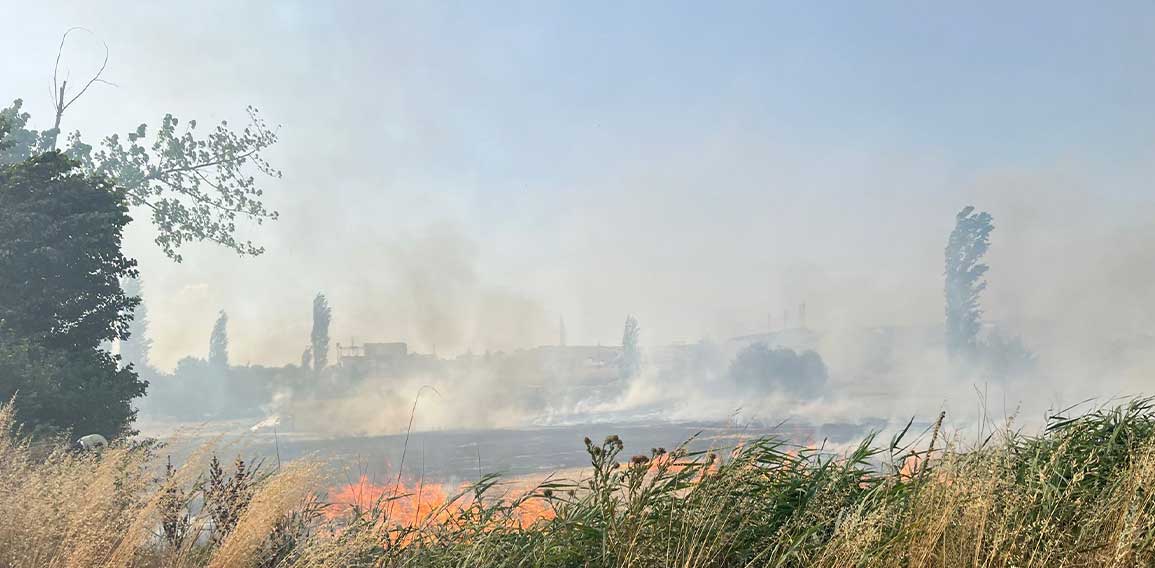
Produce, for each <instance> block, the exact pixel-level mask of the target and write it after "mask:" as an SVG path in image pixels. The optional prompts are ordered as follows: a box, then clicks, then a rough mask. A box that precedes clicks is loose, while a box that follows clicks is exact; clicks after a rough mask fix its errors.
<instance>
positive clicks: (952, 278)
mask: <svg viewBox="0 0 1155 568" xmlns="http://www.w3.org/2000/svg"><path fill="white" fill-rule="evenodd" d="M992 221H993V218H992V217H991V215H990V214H989V213H986V212H981V213H976V212H975V208H974V207H972V206H967V207H964V208H963V209H962V210H961V211H959V212H958V215H956V216H955V228H954V230H953V231H951V234H950V239H949V240H948V241H947V245H946V251H945V257H946V262H945V265H946V266H945V280H946V286H945V295H946V346H947V350H948V352H949V353H951V355H953V356H973V355H974V354H975V352H976V349H977V348H978V334H979V329H980V328H981V326H982V307H981V305H980V302H979V300H980V296H981V295H982V292H983V290H986V287H987V282H986V280H985V279H984V277H983V276H984V275H985V274H986V272H987V269H988V268H989V267H988V266H987V265H986V264H984V263H983V262H982V258H983V255H985V254H986V253H987V249H988V248H990V235H991V231H994V228H995V227H994V225H993V224H992Z"/></svg>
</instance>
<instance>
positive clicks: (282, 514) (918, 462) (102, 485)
mask: <svg viewBox="0 0 1155 568" xmlns="http://www.w3.org/2000/svg"><path fill="white" fill-rule="evenodd" d="M0 425H2V426H3V430H4V436H3V441H2V442H0V565H2V566H12V567H23V566H114V565H115V566H126V565H127V566H1135V565H1149V564H1150V563H1151V562H1155V531H1153V529H1155V499H1153V497H1152V494H1151V492H1150V489H1151V487H1152V483H1155V410H1153V409H1152V407H1151V405H1150V403H1149V402H1148V401H1146V400H1136V401H1131V402H1128V403H1125V404H1123V405H1121V406H1117V407H1113V408H1106V409H1102V410H1096V411H1093V412H1088V413H1085V414H1082V415H1079V416H1074V417H1065V418H1064V417H1055V418H1054V419H1052V421H1051V422H1050V425H1049V426H1048V428H1047V429H1045V430H1044V431H1042V432H1040V433H1038V434H1035V435H1027V434H1023V433H1018V432H1015V431H1014V430H1013V429H1004V430H1002V431H1000V432H996V433H994V434H991V435H990V437H989V438H986V439H984V440H980V441H979V442H978V443H966V444H964V443H963V442H962V441H960V440H956V439H952V437H951V436H949V435H946V434H945V433H943V432H940V431H939V429H938V428H937V427H932V428H931V429H930V431H928V432H923V433H921V435H919V433H916V432H913V431H908V432H905V433H903V435H901V436H895V437H894V438H893V439H888V440H881V439H876V438H873V437H869V436H868V437H867V438H866V439H865V440H864V441H863V442H862V443H861V444H859V445H858V446H853V445H852V446H851V448H852V449H851V450H849V451H846V452H838V453H836V454H832V453H830V452H823V451H820V450H819V449H815V448H807V447H804V446H803V447H800V446H797V445H790V444H786V443H785V442H782V441H779V440H778V439H776V438H774V437H773V436H770V435H767V436H760V437H754V438H752V439H748V440H746V441H744V442H741V443H739V444H738V445H736V446H733V447H729V448H715V449H713V450H709V449H705V448H704V447H703V446H701V445H700V444H699V445H695V444H691V445H687V446H684V447H679V448H668V449H667V448H644V449H642V448H638V449H635V447H634V445H633V444H631V443H630V440H629V439H623V438H622V437H619V436H618V435H610V436H608V437H606V438H605V439H598V440H596V441H590V440H587V441H586V442H585V445H584V447H583V446H582V445H581V442H579V443H578V444H577V446H578V449H579V450H580V451H582V452H583V454H584V456H585V462H586V464H585V467H584V468H580V469H567V470H565V471H562V472H559V473H558V474H556V475H542V474H535V475H531V476H522V477H518V478H513V479H510V480H508V481H503V480H502V479H501V478H499V477H496V476H490V475H482V476H481V477H480V479H476V480H470V481H464V482H460V483H440V482H438V483H434V482H433V481H431V480H426V479H423V478H420V477H419V478H412V477H410V476H408V475H405V476H398V477H397V478H396V479H395V480H391V481H383V482H377V483H374V482H372V481H370V480H368V479H366V480H358V481H354V482H353V483H351V484H348V485H346V486H344V487H331V486H329V485H328V475H327V474H326V473H325V470H326V464H324V463H321V462H320V461H319V460H317V459H308V458H304V459H297V460H293V461H291V462H286V463H284V464H283V465H282V466H281V467H279V468H276V467H270V466H269V465H268V464H267V463H266V465H265V466H264V467H262V468H254V467H253V466H252V464H246V463H243V462H237V463H227V462H226V463H220V462H217V461H215V460H213V459H212V455H211V454H212V452H213V447H212V446H211V445H205V446H203V447H202V448H201V449H200V450H199V451H197V452H193V453H192V454H190V455H188V456H186V457H185V458H184V459H183V461H182V462H181V463H179V464H172V466H171V467H166V463H165V462H164V460H163V459H162V458H160V455H162V453H163V451H158V449H157V448H149V447H146V446H136V447H114V448H110V449H108V450H105V451H104V452H103V453H102V454H99V455H94V454H74V453H69V452H67V451H65V450H64V449H59V450H54V451H46V450H45V448H44V447H43V446H29V445H28V444H25V443H22V442H20V438H19V433H18V431H17V429H16V428H15V425H14V424H12V414H11V409H10V408H6V409H5V410H4V411H3V412H2V413H0ZM556 442H557V443H559V444H561V441H560V440H558V441H556ZM568 449H569V448H559V451H565V450H568ZM409 450H410V452H409V453H408V454H407V456H408V459H410V460H412V459H414V458H413V453H412V450H413V447H412V446H410V448H409Z"/></svg>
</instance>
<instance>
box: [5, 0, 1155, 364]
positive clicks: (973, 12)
mask: <svg viewBox="0 0 1155 568" xmlns="http://www.w3.org/2000/svg"><path fill="white" fill-rule="evenodd" d="M234 4H236V5H234ZM7 15H8V17H9V18H11V19H12V20H13V21H19V22H20V23H19V24H18V25H12V24H9V25H7V26H6V34H5V36H4V37H0V48H3V51H4V53H5V54H6V56H5V72H4V74H3V78H2V79H0V96H2V97H3V98H5V99H12V98H15V97H22V98H24V99H26V101H27V104H28V106H29V109H30V110H31V111H32V112H33V113H34V115H35V117H36V118H37V119H38V120H39V124H40V125H41V126H45V125H46V121H48V108H49V101H48V95H47V92H48V88H47V85H48V84H49V81H50V73H51V65H52V59H53V56H54V53H55V49H56V44H57V42H58V39H59V35H60V34H61V33H62V32H63V31H64V30H65V29H67V28H68V27H70V26H75V25H80V26H85V27H87V28H90V29H92V30H93V31H94V32H95V33H96V34H98V35H99V37H100V38H101V39H103V40H104V41H105V42H107V43H108V45H109V47H110V49H111V62H110V66H109V70H108V72H107V78H108V79H109V80H111V81H113V82H115V83H117V84H118V87H117V88H103V89H99V90H94V91H93V92H92V93H91V95H89V96H86V98H85V99H83V100H82V101H81V102H80V103H78V104H77V106H76V107H75V109H74V110H72V111H71V116H69V117H67V118H66V125H67V126H69V127H73V128H80V129H81V130H83V131H84V132H85V133H86V134H87V135H88V136H89V137H90V138H95V137H96V136H97V135H104V134H107V133H110V132H113V131H120V132H124V131H127V130H129V129H131V128H132V127H134V126H135V125H136V124H137V123H139V122H142V121H147V122H150V123H155V122H156V121H157V119H158V117H159V116H161V115H162V114H163V113H164V112H173V113H175V114H177V115H178V116H181V117H186V118H199V119H200V120H201V121H202V122H207V121H209V120H217V119H220V118H224V117H227V118H233V119H239V118H240V112H241V111H242V109H243V108H244V106H245V105H247V104H254V105H256V106H259V107H260V108H261V109H262V110H263V112H264V114H265V115H266V116H267V117H268V118H269V119H270V120H273V121H275V122H278V123H280V124H282V125H283V127H282V131H281V132H282V143H281V145H280V147H279V148H278V149H277V150H276V152H275V153H274V155H273V156H271V157H272V158H273V159H274V161H275V162H276V163H277V165H278V166H280V167H282V168H283V169H284V170H285V178H284V180H282V181H280V182H277V183H273V184H270V185H269V195H270V200H271V202H272V203H273V205H274V206H276V207H277V208H278V209H280V210H281V211H282V214H283V220H282V221H281V222H279V223H277V224H276V225H273V226H269V227H265V228H263V229H262V230H261V231H260V232H259V233H257V234H256V235H255V236H256V238H257V239H258V240H260V241H261V242H263V243H264V244H266V245H268V247H269V249H270V252H269V253H268V254H267V255H266V256H265V257H263V258H260V259H256V260H246V259H236V258H234V257H232V256H230V255H228V254H225V253H223V252H221V251H217V250H213V249H211V248H210V247H207V246H205V247H194V248H192V249H190V250H189V251H188V253H187V254H186V258H187V259H188V261H187V263H186V264H185V265H182V266H173V265H172V264H171V263H168V262H167V261H164V260H163V259H161V258H160V257H159V255H158V254H157V253H156V252H155V250H153V248H152V247H151V246H150V245H149V240H150V238H149V237H148V235H147V231H143V230H140V229H143V227H138V228H137V229H138V230H137V231H136V232H134V234H133V237H132V238H133V241H132V243H131V245H130V247H131V249H132V250H133V251H135V252H134V254H136V255H138V256H139V257H140V258H141V261H142V264H143V267H144V272H145V280H146V287H147V288H148V290H150V291H151V292H152V295H150V296H149V297H148V298H147V299H148V301H149V305H150V307H151V308H152V311H153V317H154V319H155V320H157V323H156V326H155V327H156V328H157V329H156V335H157V337H156V340H157V343H158V351H159V352H160V359H161V360H162V361H163V362H165V363H171V362H172V361H173V360H175V358H176V357H177V356H179V355H180V354H183V353H187V352H190V351H197V352H199V351H203V344H204V343H205V339H204V338H205V337H207V330H208V328H209V326H210V325H211V321H210V320H211V317H212V314H213V313H215V311H216V309H217V308H218V307H224V308H226V309H228V310H229V311H230V313H231V314H232V315H233V321H234V324H233V325H234V327H235V329H234V334H233V335H234V343H235V344H236V347H235V348H234V352H235V353H238V354H239V357H241V358H243V359H248V360H252V361H264V362H276V361H282V360H292V359H293V358H294V357H295V355H294V354H296V353H299V351H300V348H301V346H303V344H304V341H305V338H306V336H307V328H308V319H307V318H308V303H309V298H310V296H311V294H312V293H313V292H315V291H316V290H325V291H326V292H328V293H329V294H330V296H331V298H332V300H333V304H334V307H335V311H336V317H337V319H336V324H335V325H336V326H337V328H338V334H339V335H341V336H345V335H356V336H357V337H358V338H359V339H374V338H376V339H382V340H392V339H408V340H410V341H412V342H414V343H415V345H416V346H418V348H420V349H429V348H431V347H432V345H433V344H434V343H438V344H440V345H441V346H442V347H441V348H442V349H443V350H449V351H450V352H453V351H459V350H463V349H466V348H469V347H473V348H475V349H479V350H480V349H484V348H486V347H505V348H508V347H512V346H516V345H529V344H533V343H536V342H540V341H548V340H550V339H551V338H552V337H553V331H552V326H553V325H554V322H556V319H557V318H558V317H559V316H564V317H566V320H567V326H568V328H569V335H570V338H571V341H579V342H589V343H593V342H595V341H603V342H607V343H609V342H615V341H617V339H618V337H619V334H620V325H621V320H622V319H623V318H624V317H625V314H626V313H627V312H634V313H637V314H638V316H639V318H640V319H641V321H642V326H643V329H644V331H645V333H646V334H647V336H646V337H647V339H649V340H651V341H653V342H655V343H656V342H664V341H672V340H696V339H697V338H699V337H701V336H703V335H713V336H725V335H726V334H736V333H745V332H749V331H758V330H760V328H761V327H764V326H765V321H766V315H765V314H766V313H768V312H769V313H773V314H780V313H781V310H782V309H783V308H784V307H788V306H793V305H795V304H797V303H798V302H802V301H806V302H808V303H809V305H810V306H811V308H810V311H811V314H812V317H814V318H816V319H819V320H820V321H821V322H823V323H828V324H829V325H837V324H839V323H880V322H883V321H901V322H911V321H914V322H923V321H934V320H935V319H936V318H938V317H939V315H940V312H941V310H940V308H939V297H940V285H939V283H938V278H939V273H940V271H941V268H940V259H939V255H940V254H941V247H942V241H943V239H944V238H945V234H946V232H947V231H949V227H950V223H951V222H952V220H953V217H952V216H953V212H954V211H956V210H957V209H958V208H959V207H961V206H962V205H965V204H967V203H970V202H975V203H974V204H975V205H978V206H980V207H983V208H987V209H990V210H991V212H992V213H994V214H995V216H996V220H997V221H998V222H999V223H1000V229H1001V230H1000V231H999V232H997V233H996V247H995V252H994V253H992V264H993V265H995V268H999V265H998V263H997V261H998V260H999V257H998V254H999V251H1000V250H1001V251H1002V253H1001V254H1003V255H1004V256H1003V271H1002V272H1001V273H1000V272H998V271H997V270H996V271H994V273H993V274H1002V275H1003V281H1002V282H1001V287H1000V286H996V284H997V283H998V282H994V281H993V282H992V298H991V304H992V305H991V310H993V311H997V310H998V309H1000V306H1003V307H1005V308H1006V309H1007V310H1011V309H1012V308H1016V307H1020V306H1022V305H1024V303H1025V304H1028V305H1029V304H1030V302H1024V300H1023V299H1024V297H1034V296H1036V295H1037V294H1036V292H1035V291H1034V289H1035V287H1036V286H1037V284H1038V282H1036V281H1034V280H1031V278H1032V277H1033V278H1039V279H1041V280H1047V279H1048V278H1046V277H1044V276H1039V270H1038V269H1037V267H1030V268H1026V267H1024V266H1025V265H1024V263H1023V262H1020V261H1019V259H1021V258H1038V257H1040V256H1045V254H1044V253H1042V252H1040V251H1041V250H1052V251H1053V250H1065V249H1066V248H1069V247H1070V246H1072V245H1071V244H1070V243H1068V242H1067V241H1065V240H1064V239H1070V238H1073V237H1072V236H1071V235H1070V234H1069V232H1065V231H1056V232H1055V233H1053V234H1052V233H1047V232H1045V230H1044V229H1043V228H1040V227H1047V226H1048V223H1052V224H1051V225H1049V226H1051V227H1054V223H1053V222H1054V221H1055V220H1058V221H1059V222H1060V223H1062V224H1065V225H1066V226H1067V227H1077V228H1078V230H1079V231H1081V232H1082V233H1084V234H1094V235H1100V234H1101V235H1109V234H1112V230H1113V228H1114V227H1119V226H1129V225H1128V223H1134V224H1136V225H1137V226H1145V225H1144V219H1146V218H1147V217H1146V214H1147V213H1149V212H1150V207H1151V206H1152V204H1153V198H1152V193H1153V192H1152V189H1151V183H1150V180H1151V179H1152V177H1151V175H1152V174H1153V173H1155V170H1153V168H1152V165H1151V164H1152V162H1153V158H1155V151H1153V150H1155V4H1153V3H1151V2H1112V3H1109V4H1108V3H1103V4H1094V5H1093V4H1089V3H1081V2H1031V3H1028V2H1022V3H1014V5H1013V6H1008V5H1007V3H996V2H975V3H955V4H953V5H950V6H948V5H946V4H945V3H937V4H936V3H912V2H902V3H899V2H895V3H884V2H870V3H834V2H831V3H822V4H821V5H817V4H815V5H806V6H803V5H800V4H786V3H770V2H752V3H737V2H728V3H721V5H720V6H708V5H707V4H704V3H695V2H682V3H674V2H632V3H627V5H624V6H623V5H619V4H618V3H608V2H606V3H591V2H570V3H547V2H526V3H520V4H518V3H508V2H501V3H497V2H493V3H483V2H462V3H445V2H425V3H413V4H399V3H381V2H333V3H328V2H324V3H323V2H296V3H294V2H284V1H282V2H267V3H258V2H249V3H237V2H231V1H225V0H220V1H208V2H196V3H193V2H179V3H178V2H149V3H144V2H121V3H104V2H35V3H33V2H10V3H9V4H8V8H7ZM96 45H98V44H94V43H93V42H92V40H91V39H79V40H78V41H76V42H75V43H74V44H73V45H71V46H70V50H72V51H70V52H69V53H70V55H71V59H68V60H67V61H69V62H71V65H72V66H73V67H74V72H75V73H76V74H77V75H79V74H82V71H83V69H84V68H85V65H86V64H90V63H91V62H90V59H91V56H92V52H93V51H94V50H95V49H96ZM1016 234H1017V235H1018V236H1019V237H1020V238H1017V239H1014V240H1011V239H1010V237H1011V236H1012V235H1016ZM1000 238H1003V239H1004V240H1003V242H1002V243H1001V244H1000V241H999V239H1000ZM1103 238H1109V237H1107V236H1104V237H1103ZM1032 247H1035V248H1032ZM1048 247H1049V248H1048ZM1149 248H1150V247H1147V246H1142V247H1140V251H1141V252H1142V253H1146V252H1147V250H1148V249H1149ZM1012 251H1013V254H1012ZM1016 270H1019V272H1015V271H1016ZM430 280H432V281H433V282H434V283H435V284H434V285H433V286H432V287H430V286H427V285H425V284H417V283H418V282H422V283H425V282H428V281H430ZM992 280H995V279H994V276H992ZM1050 280H1053V278H1052V279H1050ZM416 288H422V291H416ZM430 288H431V289H430ZM1057 293H1058V292H1056V294H1057ZM1046 308H1047V305H1046V304H1045V303H1044V304H1040V305H1038V306H1035V307H1034V308H1032V309H1031V310H1026V312H1027V313H1024V314H1020V315H1025V316H1035V315H1038V314H1037V313H1035V312H1041V311H1045V310H1046ZM430 314H434V315H433V316H430ZM442 320H453V321H452V322H449V321H442ZM270 322H272V323H270Z"/></svg>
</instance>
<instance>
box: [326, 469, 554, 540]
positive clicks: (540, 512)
mask: <svg viewBox="0 0 1155 568" xmlns="http://www.w3.org/2000/svg"><path fill="white" fill-rule="evenodd" d="M468 488H469V485H468V484H464V483H463V484H460V485H457V486H452V485H448V484H443V483H420V482H419V483H416V484H414V483H412V482H410V483H408V484H406V483H405V482H403V481H399V482H392V483H385V484H376V483H372V482H370V481H369V479H368V478H367V477H366V476H364V475H362V476H361V478H360V479H359V480H357V482H356V483H350V484H347V485H342V486H339V487H336V488H333V489H331V490H329V499H328V500H329V502H330V503H331V505H332V506H331V507H329V508H328V509H327V510H326V513H325V514H326V516H327V517H328V518H330V519H336V518H339V517H341V516H344V515H347V514H349V513H351V512H354V511H356V512H358V513H360V514H369V515H372V516H375V517H377V518H376V519H375V520H376V521H377V522H380V523H382V524H386V525H390V526H397V527H403V528H417V527H421V526H424V525H427V524H435V523H439V522H444V521H448V520H450V519H452V518H454V517H456V516H458V515H459V514H461V513H462V512H463V511H465V510H466V509H468V508H469V507H471V506H473V505H474V497H473V495H472V494H471V493H470V492H469V491H467V489H468ZM529 489H530V487H522V488H521V490H522V492H524V491H527V490H529ZM516 492H517V491H516V490H515V491H511V492H510V493H516ZM463 493H464V495H462V497H460V498H457V499H453V498H454V497H456V496H457V495H459V494H463ZM451 500H452V501H451ZM504 500H505V501H506V503H508V502H509V499H508V498H506V499H504ZM513 513H514V515H513V517H512V518H511V519H509V520H510V521H511V522H515V523H520V524H521V526H529V525H531V524H533V523H535V522H537V521H539V520H545V519H550V518H553V516H554V511H553V508H552V507H551V506H550V505H549V503H548V502H546V501H545V500H543V499H526V500H523V501H521V502H520V503H519V504H518V505H517V507H516V508H515V509H514V510H513Z"/></svg>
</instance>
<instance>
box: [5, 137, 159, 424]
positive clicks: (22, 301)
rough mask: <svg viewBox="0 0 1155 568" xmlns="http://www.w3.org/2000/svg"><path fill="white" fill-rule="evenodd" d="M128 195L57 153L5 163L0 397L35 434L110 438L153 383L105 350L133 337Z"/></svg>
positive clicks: (129, 418)
mask: <svg viewBox="0 0 1155 568" xmlns="http://www.w3.org/2000/svg"><path fill="white" fill-rule="evenodd" d="M129 221H130V218H129V216H128V206H127V203H126V201H125V195H124V192H122V191H121V190H119V189H117V188H114V187H113V186H112V185H111V184H110V183H109V182H108V181H107V180H106V179H105V178H104V177H101V176H93V175H89V174H85V173H83V172H82V171H81V169H80V168H79V166H78V165H77V163H76V162H75V161H73V160H71V159H69V158H67V157H65V156H64V155H62V154H61V153H60V152H56V151H50V152H47V153H44V154H39V155H37V156H34V157H31V158H28V159H26V160H24V161H22V162H19V163H16V164H12V165H6V166H5V165H0V397H3V398H4V399H5V400H7V399H9V398H11V397H12V396H14V395H16V394H17V393H20V394H21V396H22V400H24V401H25V402H24V403H23V404H22V405H21V407H20V418H21V420H23V421H25V422H27V423H28V424H29V425H30V427H31V428H33V429H37V430H42V431H50V432H58V431H63V430H73V431H76V432H80V433H81V434H90V433H101V434H104V435H106V436H113V435H117V434H120V433H122V432H125V431H126V430H128V428H129V427H130V423H131V421H132V418H133V416H134V415H135V414H136V413H135V411H134V410H133V409H132V408H131V406H130V404H129V403H130V401H131V400H132V399H133V398H136V397H139V396H141V395H142V394H144V389H145V387H146V386H147V383H145V382H142V381H140V380H139V378H138V377H137V375H136V373H134V372H133V371H132V370H131V369H122V368H120V367H119V365H118V364H117V361H116V359H115V358H114V357H113V356H112V355H110V354H109V353H108V352H107V351H106V350H104V349H102V348H101V344H102V343H105V342H108V341H113V340H116V339H125V338H126V337H127V335H128V326H129V321H130V320H131V317H132V310H133V308H135V307H136V305H137V304H138V303H139V302H140V299H139V298H136V297H132V296H128V295H127V294H125V293H124V290H123V289H121V286H120V282H121V280H122V279H123V278H128V277H134V276H136V261H134V260H131V259H129V258H126V257H125V256H124V255H123V254H122V253H121V235H122V231H123V229H124V227H125V225H126V224H128V222H129Z"/></svg>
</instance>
